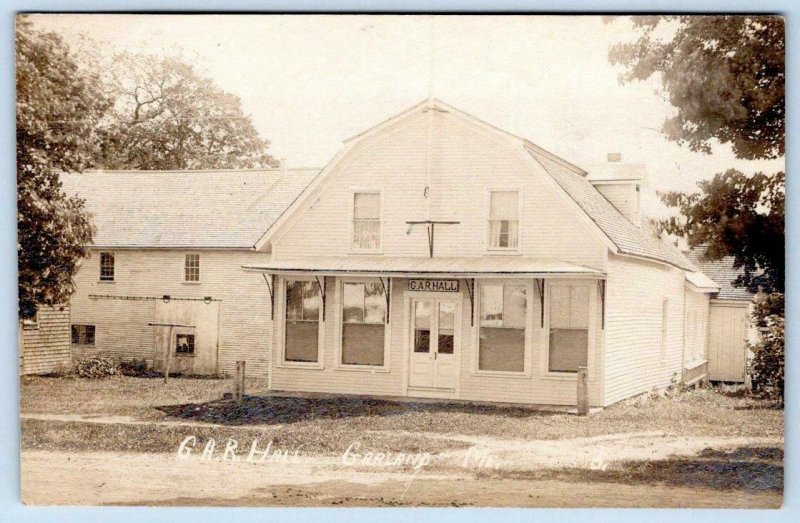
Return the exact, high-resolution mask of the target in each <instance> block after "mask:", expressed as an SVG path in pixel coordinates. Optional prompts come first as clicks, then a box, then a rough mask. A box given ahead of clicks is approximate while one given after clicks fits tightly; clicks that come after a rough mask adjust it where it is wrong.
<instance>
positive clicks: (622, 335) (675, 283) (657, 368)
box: [604, 255, 685, 405]
mask: <svg viewBox="0 0 800 523" xmlns="http://www.w3.org/2000/svg"><path fill="white" fill-rule="evenodd" d="M684 281H685V274H684V272H683V271H681V270H679V269H675V268H673V267H670V266H667V265H664V264H658V263H651V262H647V261H641V260H638V259H634V258H630V257H621V256H615V255H609V263H608V282H607V289H606V300H607V308H606V350H605V391H604V402H605V404H606V405H610V404H612V403H615V402H617V401H620V400H622V399H625V398H628V397H630V396H634V395H636V394H640V393H643V392H648V391H651V390H653V389H660V388H664V387H667V386H669V385H670V384H671V383H673V381H674V380H678V381H679V380H680V379H681V376H682V373H681V371H682V358H683V334H684V318H683V315H684ZM664 298H667V299H669V308H668V322H667V338H666V357H665V358H664V360H663V361H662V358H661V318H662V300H663V299H664Z"/></svg>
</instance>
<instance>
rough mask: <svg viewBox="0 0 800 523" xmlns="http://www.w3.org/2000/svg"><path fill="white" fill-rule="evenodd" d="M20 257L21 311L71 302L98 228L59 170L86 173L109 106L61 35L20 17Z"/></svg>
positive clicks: (29, 313) (25, 315)
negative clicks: (74, 278) (62, 180)
mask: <svg viewBox="0 0 800 523" xmlns="http://www.w3.org/2000/svg"><path fill="white" fill-rule="evenodd" d="M15 42H16V92H17V115H16V118H17V121H16V124H17V258H18V269H19V282H18V285H19V314H20V318H22V319H25V318H30V317H33V316H34V315H35V313H36V305H37V304H44V305H56V304H61V303H65V302H66V301H67V300H68V298H69V295H70V294H71V293H72V291H73V290H74V283H73V281H72V276H73V274H74V273H75V271H76V270H77V267H78V263H79V262H80V259H81V258H82V257H85V256H87V255H88V248H87V246H88V245H89V244H90V243H91V240H92V228H91V224H90V221H89V217H88V216H87V214H86V212H85V209H84V205H83V201H82V200H80V199H78V198H75V197H67V196H66V194H64V191H63V190H62V188H61V183H60V182H59V179H58V173H59V171H80V170H82V169H83V168H84V167H86V166H87V165H88V163H89V162H90V161H91V159H92V157H93V156H94V154H95V145H96V143H97V139H96V132H95V129H96V126H97V123H98V122H99V120H100V119H101V118H102V116H103V114H104V113H105V111H106V110H107V109H108V107H109V101H108V99H107V98H106V97H105V96H104V95H103V93H101V92H100V91H99V90H98V89H97V87H96V86H97V85H98V79H97V78H96V77H93V76H92V75H90V74H88V73H86V72H84V71H81V70H80V69H79V68H78V66H77V65H76V63H75V61H74V60H73V57H72V56H71V54H70V51H69V48H68V47H67V46H66V44H64V42H63V41H62V40H61V38H60V37H59V36H58V35H56V34H55V33H51V32H40V31H37V30H35V29H34V28H33V27H32V25H31V23H30V21H28V20H26V19H25V18H24V17H17V24H16V36H15Z"/></svg>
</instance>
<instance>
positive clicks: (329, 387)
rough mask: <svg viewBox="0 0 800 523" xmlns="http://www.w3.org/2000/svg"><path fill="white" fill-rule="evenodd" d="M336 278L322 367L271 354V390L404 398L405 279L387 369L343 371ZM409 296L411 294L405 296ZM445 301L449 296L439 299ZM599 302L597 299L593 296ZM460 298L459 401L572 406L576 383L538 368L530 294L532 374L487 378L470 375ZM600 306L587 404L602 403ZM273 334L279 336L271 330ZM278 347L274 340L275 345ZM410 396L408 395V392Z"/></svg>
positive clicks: (469, 329) (394, 309)
mask: <svg viewBox="0 0 800 523" xmlns="http://www.w3.org/2000/svg"><path fill="white" fill-rule="evenodd" d="M335 282H336V280H335V278H332V277H329V278H327V284H326V297H327V300H328V303H327V311H326V321H325V324H324V326H323V329H324V341H325V345H324V348H323V352H324V354H323V367H322V368H321V369H307V368H297V367H291V366H284V367H281V366H280V355H279V354H278V350H277V349H276V350H275V351H273V369H272V389H273V390H278V391H304V392H330V393H342V394H372V395H386V396H404V395H406V391H405V389H404V388H403V375H404V373H407V365H408V362H407V354H408V350H409V348H408V347H407V346H406V345H405V343H406V342H407V339H406V338H405V332H404V329H406V328H407V326H408V323H407V322H406V317H405V316H406V313H407V311H406V310H405V297H406V294H407V290H406V289H407V286H408V280H407V279H404V278H393V280H392V299H391V323H390V327H389V328H390V336H391V340H390V361H389V363H390V364H389V369H388V370H387V371H375V372H369V371H361V370H352V369H343V368H340V367H339V366H337V364H336V360H335V358H336V351H335V346H336V339H335V337H336V336H337V335H339V330H338V328H337V322H339V321H341V317H340V313H339V311H340V310H341V309H340V308H341V305H340V299H341V298H340V296H339V295H338V290H339V289H340V287H339V285H337V284H336V283H335ZM283 292H284V289H283V286H280V292H279V296H280V301H279V304H278V306H276V314H283V310H284V308H283V303H284V301H283V300H284V294H283ZM409 294H413V293H409ZM444 297H450V296H449V295H444ZM598 299H599V298H598ZM460 300H461V310H462V316H461V346H460V351H461V353H460V358H461V361H460V385H459V389H460V390H459V394H458V395H457V396H453V397H458V398H460V399H466V400H473V401H495V402H508V403H528V404H548V405H575V403H576V394H577V390H576V386H577V383H576V379H575V378H573V377H567V378H552V377H549V376H548V377H546V376H544V372H543V369H542V367H541V365H542V362H543V359H542V351H544V350H545V336H546V333H545V331H544V330H543V329H541V327H540V320H539V318H540V308H539V299H538V297H536V296H535V295H534V296H532V297H531V299H530V300H529V303H530V304H531V306H532V314H530V315H529V316H530V317H531V318H532V322H533V325H532V332H533V347H532V351H531V355H530V357H531V373H530V375H528V376H521V377H508V376H487V375H481V374H475V373H473V370H472V369H473V358H474V357H475V355H476V354H475V352H474V351H473V343H475V339H476V332H477V331H476V329H477V324H478V322H477V316H476V322H475V326H472V325H470V307H471V302H470V299H469V294H468V292H467V291H466V289H465V288H464V287H463V282H462V288H461V289H460ZM599 305H600V304H599V303H598V304H597V306H596V307H595V313H596V314H595V316H596V317H595V318H594V322H595V326H596V327H595V329H594V334H595V340H596V341H595V351H596V356H595V358H594V362H595V368H594V369H590V383H589V396H590V402H591V404H592V405H595V406H600V405H602V404H603V402H602V376H603V372H602V366H603V356H602V347H603V332H602V330H601V329H600V328H599V325H600V314H601V313H600V310H601V309H600V306H599ZM276 335H278V336H279V335H280V332H279V330H276ZM278 346H279V342H276V344H275V347H276V348H277V347H278ZM410 394H411V395H414V393H413V392H411V393H410Z"/></svg>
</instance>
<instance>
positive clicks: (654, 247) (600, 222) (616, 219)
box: [525, 145, 696, 271]
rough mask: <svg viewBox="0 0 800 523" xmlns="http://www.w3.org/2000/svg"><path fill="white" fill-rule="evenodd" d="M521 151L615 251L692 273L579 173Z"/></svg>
mask: <svg viewBox="0 0 800 523" xmlns="http://www.w3.org/2000/svg"><path fill="white" fill-rule="evenodd" d="M525 149H526V150H527V151H528V152H529V153H530V154H531V156H533V157H534V159H536V161H537V162H539V163H540V164H541V165H542V167H543V168H544V170H545V171H547V173H548V174H549V175H550V176H552V177H553V179H555V181H556V182H557V183H558V185H559V186H561V188H562V189H564V191H565V192H566V193H567V194H568V195H569V196H570V197H571V198H572V199H573V200H575V202H577V204H578V205H579V206H580V207H581V209H583V211H584V212H585V213H586V214H588V215H589V217H590V218H591V219H592V221H594V223H596V224H597V226H598V227H600V229H601V230H602V231H603V232H604V233H605V235H606V236H608V238H609V239H610V240H611V242H612V243H613V244H614V245H616V246H617V249H619V252H621V253H623V254H630V255H633V256H640V257H642V258H649V259H652V260H658V261H663V262H666V263H669V264H671V265H674V266H675V267H678V268H680V269H684V270H687V271H695V270H696V269H695V267H694V266H693V265H692V263H691V262H690V261H689V260H688V259H686V256H684V255H683V253H681V251H680V250H679V249H678V248H677V247H674V246H672V245H670V244H669V243H667V242H665V241H663V240H660V239H658V238H655V237H652V236H650V235H649V234H647V232H645V231H643V230H642V229H641V228H639V227H637V226H636V225H634V224H633V223H632V222H631V221H629V220H628V219H627V218H625V216H623V215H622V213H620V212H619V210H617V208H616V207H614V205H613V204H612V203H611V202H609V201H608V200H607V199H606V198H605V196H603V195H602V193H600V191H598V190H597V188H595V187H594V186H593V185H592V183H591V182H590V181H589V180H587V179H586V177H585V176H583V175H582V174H581V173H579V172H576V171H575V170H573V169H569V168H567V167H566V166H565V165H564V164H562V163H559V162H556V161H554V160H552V159H551V158H549V157H548V156H546V155H544V154H541V153H540V152H539V151H538V149H537V148H535V147H530V146H528V145H526V147H525Z"/></svg>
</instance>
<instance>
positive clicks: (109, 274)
mask: <svg viewBox="0 0 800 523" xmlns="http://www.w3.org/2000/svg"><path fill="white" fill-rule="evenodd" d="M100 281H114V253H112V252H101V253H100Z"/></svg>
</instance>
